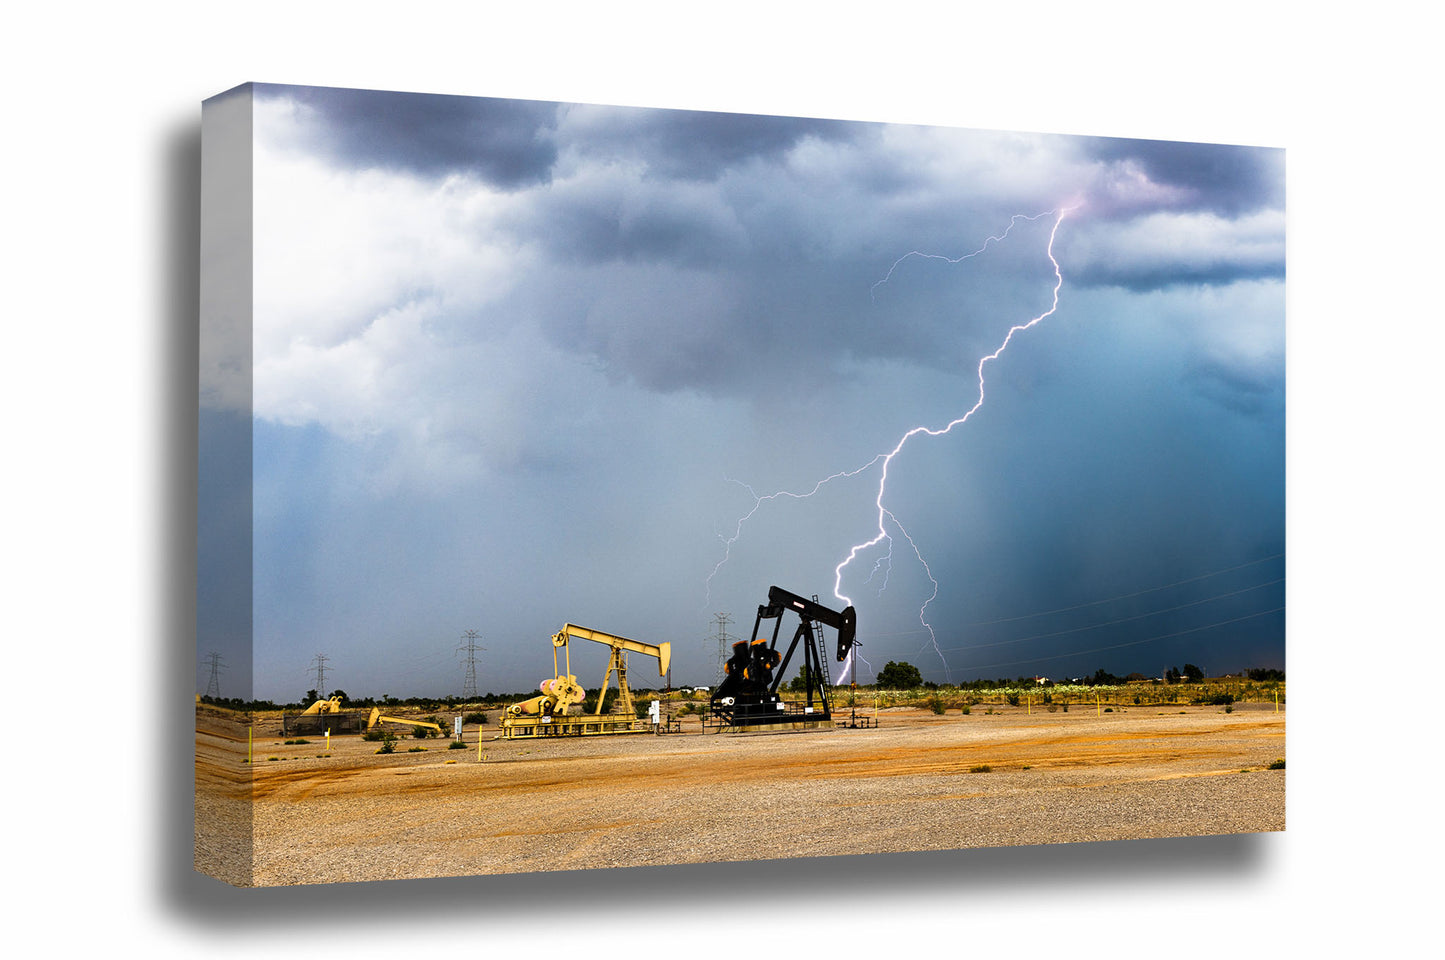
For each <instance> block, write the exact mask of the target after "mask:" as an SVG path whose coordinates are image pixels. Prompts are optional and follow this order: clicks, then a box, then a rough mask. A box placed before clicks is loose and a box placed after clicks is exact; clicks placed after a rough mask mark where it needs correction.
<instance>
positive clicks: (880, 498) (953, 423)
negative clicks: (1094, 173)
mask: <svg viewBox="0 0 1445 960" xmlns="http://www.w3.org/2000/svg"><path fill="white" fill-rule="evenodd" d="M1076 209H1078V205H1077V204H1075V205H1072V206H1067V207H1062V208H1059V209H1056V210H1051V211H1046V212H1044V213H1040V214H1035V215H1033V216H1026V215H1023V214H1016V215H1014V216H1013V217H1012V218H1011V219H1010V220H1009V225H1008V227H1007V228H1005V229H1004V231H1003V232H1002V233H1000V234H998V235H997V236H990V237H989V238H988V239H986V240H985V241H984V242H983V244H982V245H981V246H979V248H978V249H977V250H974V251H973V252H972V253H968V254H964V255H963V256H960V257H944V256H939V255H936V254H926V253H921V252H919V251H916V250H914V251H910V252H909V253H907V254H904V255H903V256H902V257H899V258H898V259H897V260H895V261H894V262H893V265H892V266H891V267H889V268H888V272H887V274H886V275H885V276H884V277H883V278H882V279H881V280H879V281H878V282H877V283H875V284H873V286H872V287H871V288H870V291H869V292H870V295H871V294H872V293H873V292H874V291H876V290H877V288H878V287H879V286H881V285H882V284H885V283H887V282H889V280H890V279H891V278H892V276H893V273H894V271H895V270H897V269H898V266H899V265H900V264H901V263H903V262H904V261H905V260H908V259H910V258H914V257H917V258H922V259H929V260H942V261H944V262H946V263H950V264H956V263H961V262H963V261H964V260H968V259H971V258H973V257H977V256H979V255H980V254H982V253H984V252H985V251H986V250H988V248H989V246H990V245H991V244H997V243H1001V242H1002V241H1003V240H1005V239H1006V238H1007V237H1008V235H1009V232H1010V231H1012V230H1013V228H1014V226H1015V225H1016V224H1018V222H1019V221H1020V220H1023V221H1029V222H1032V221H1036V220H1041V219H1043V218H1045V217H1050V216H1052V217H1054V218H1055V219H1054V224H1053V227H1052V229H1051V230H1050V231H1049V242H1048V247H1047V250H1046V253H1047V256H1048V258H1049V263H1050V264H1051V265H1052V267H1053V272H1054V287H1053V293H1052V300H1051V302H1050V304H1049V308H1048V309H1047V310H1045V311H1043V312H1042V313H1040V314H1038V315H1037V316H1035V317H1033V318H1032V319H1030V320H1028V321H1027V322H1024V323H1018V324H1014V325H1013V326H1012V327H1010V328H1009V331H1008V333H1007V334H1005V335H1004V338H1003V341H1002V342H1001V343H1000V344H999V346H998V348H997V349H995V350H994V351H993V352H992V353H990V354H988V355H986V356H984V357H982V358H980V359H979V361H978V367H977V371H976V372H977V376H978V399H977V400H976V401H975V402H974V404H973V406H971V407H969V409H968V410H967V411H965V412H964V413H963V414H962V415H961V416H959V417H957V418H955V419H953V420H950V421H949V422H948V423H946V424H944V425H943V426H941V427H928V426H917V427H913V428H912V429H910V430H909V431H907V432H906V433H904V434H903V436H902V437H900V438H899V440H898V442H897V443H896V444H894V446H893V448H892V449H891V450H889V451H888V452H886V453H880V454H878V455H877V456H875V457H873V459H871V460H869V461H868V462H867V463H865V464H863V465H862V466H860V467H857V468H855V469H852V470H843V471H839V472H837V473H834V474H832V475H830V476H827V477H824V478H823V479H822V480H819V481H818V482H817V483H815V484H814V485H813V487H812V489H811V490H808V491H807V492H806V493H795V492H792V491H787V490H780V491H778V492H776V493H771V494H766V495H764V496H759V495H758V494H757V493H756V492H755V491H754V490H753V488H752V487H750V486H748V485H747V484H745V483H742V482H741V481H732V482H734V483H738V484H739V485H741V486H742V487H743V488H744V489H745V490H747V491H748V493H749V494H750V495H751V496H752V497H753V506H752V509H751V510H749V511H748V512H747V513H746V514H745V515H743V516H742V517H740V518H739V519H738V522H737V524H736V526H735V527H734V530H733V533H732V535H731V536H728V537H724V536H723V535H721V534H719V535H718V538H719V539H720V540H722V541H723V544H724V551H723V558H722V559H721V560H719V561H718V563H717V565H716V566H715V567H714V568H713V571H712V573H711V574H709V575H708V578H707V582H708V596H709V599H711V584H712V579H713V577H714V576H716V575H717V573H718V571H719V570H721V569H722V567H723V565H724V564H726V563H727V561H728V557H729V556H730V554H731V551H732V546H733V544H734V543H736V542H737V540H738V539H739V538H740V537H741V536H742V529H743V525H744V524H745V523H746V522H747V521H748V520H749V519H751V518H752V517H753V516H754V515H755V514H756V513H757V512H758V510H759V509H761V507H762V505H763V504H764V503H765V502H768V501H772V500H778V499H784V498H787V499H795V500H802V499H806V498H808V497H811V496H813V495H814V494H816V493H817V492H818V491H819V490H821V489H822V488H823V486H824V485H825V484H828V483H830V482H832V481H834V480H840V479H847V478H851V477H855V476H858V475H859V474H862V473H864V472H866V471H868V470H870V469H872V468H873V467H874V466H875V465H878V464H880V463H881V464H882V468H881V471H880V476H879V480H878V494H877V496H876V497H875V498H874V505H875V506H876V507H877V508H878V532H877V533H876V534H875V535H874V536H873V537H872V538H870V539H868V540H865V541H863V542H861V543H857V544H854V545H853V547H852V548H850V549H849V551H848V555H847V556H846V557H844V558H843V560H842V561H841V562H839V563H838V565H837V566H836V567H835V568H834V570H833V574H834V579H833V596H835V597H836V598H837V599H838V600H840V601H841V602H842V603H843V604H844V605H845V606H852V605H853V600H852V599H851V598H850V597H849V596H848V595H847V594H845V593H843V572H844V570H846V569H847V568H848V566H849V565H850V564H851V563H852V562H853V561H854V560H855V559H857V558H858V556H859V555H860V554H862V553H865V552H867V551H868V550H871V549H872V548H874V547H876V546H878V545H879V544H881V543H883V542H884V541H885V540H886V541H888V548H887V553H886V554H885V555H884V556H883V557H881V558H879V559H878V560H877V561H875V563H874V565H873V570H872V572H871V573H870V574H869V575H868V580H867V581H865V582H871V581H872V579H873V577H874V576H876V575H877V574H878V572H879V570H880V569H882V570H884V571H885V576H884V584H883V586H882V587H880V588H879V592H880V593H881V592H882V591H883V590H884V589H886V587H887V573H888V572H891V570H892V561H893V536H892V535H890V534H889V532H888V530H889V526H890V525H891V526H892V527H893V529H895V530H896V531H897V534H898V535H900V536H902V537H903V539H904V540H905V541H907V543H908V545H909V547H911V548H912V550H913V555H914V556H915V557H917V558H918V562H919V564H920V565H921V566H922V567H923V571H924V574H925V575H926V576H927V577H928V581H929V583H930V584H931V585H932V591H931V592H930V594H929V596H928V598H927V599H926V600H924V601H923V604H922V606H920V607H919V610H918V619H919V621H920V622H921V623H922V624H923V626H924V628H925V629H926V630H927V631H928V638H929V639H928V642H927V643H926V644H925V645H924V647H923V648H921V649H922V650H926V649H928V647H930V646H931V647H932V649H933V652H934V653H935V654H937V656H938V658H939V660H940V661H941V662H942V663H943V668H944V674H945V677H946V678H949V679H951V677H949V669H948V661H947V659H946V658H945V657H944V655H943V651H942V650H941V649H940V648H939V646H938V638H937V636H936V635H935V633H934V630H933V626H932V625H931V624H930V623H929V622H928V617H927V612H928V606H929V604H931V603H932V602H933V601H934V600H935V599H937V597H938V591H939V584H938V581H937V580H936V579H935V578H934V576H933V571H932V569H931V568H930V567H929V565H928V561H927V560H926V559H925V558H924V556H923V552H922V551H921V550H920V549H919V547H918V544H917V543H916V542H915V541H914V539H913V537H912V536H910V535H909V533H908V531H907V530H906V529H905V528H904V526H903V524H902V523H901V522H899V520H898V518H897V517H896V516H895V515H894V514H893V512H892V511H891V510H889V509H888V507H887V506H886V505H885V503H884V500H885V498H886V496H887V492H888V473H889V468H890V467H891V466H892V464H893V460H894V458H895V457H897V456H898V454H899V453H901V452H902V451H903V448H904V446H905V445H907V443H908V441H909V440H911V439H913V438H914V437H916V436H919V435H920V434H924V435H927V436H930V437H940V436H944V435H945V434H948V433H949V432H951V431H952V430H953V428H954V427H958V426H961V425H962V424H964V423H967V422H968V420H969V418H970V417H972V416H973V415H974V413H976V412H977V411H978V410H979V408H980V407H982V406H983V403H984V398H985V397H984V368H985V366H986V365H987V364H989V363H990V362H992V361H994V360H997V359H998V358H999V357H1000V356H1001V355H1002V354H1003V352H1004V351H1005V350H1007V349H1008V346H1009V344H1010V343H1011V342H1012V341H1013V338H1014V336H1015V335H1016V334H1019V333H1022V332H1023V331H1025V330H1028V329H1030V328H1031V327H1034V326H1036V325H1038V324H1039V323H1042V322H1043V321H1044V320H1046V319H1048V318H1049V317H1050V316H1052V315H1053V314H1054V313H1055V312H1056V311H1057V310H1058V308H1059V291H1060V290H1061V289H1062V288H1063V283H1064V276H1063V270H1062V269H1061V267H1060V266H1059V261H1058V260H1057V259H1056V258H1055V257H1054V241H1055V239H1056V238H1057V236H1058V232H1059V226H1060V225H1061V224H1062V223H1063V222H1064V218H1065V217H1066V216H1068V215H1069V214H1070V213H1072V212H1073V211H1074V210H1076ZM920 652H921V651H920ZM855 659H857V660H862V661H863V663H864V664H865V665H868V667H869V669H870V670H871V669H872V665H871V664H868V661H866V660H863V658H862V656H861V655H858V654H856V646H855V648H854V651H850V653H849V656H848V658H847V660H846V661H845V663H844V665H843V669H842V671H841V672H840V676H839V679H838V682H839V683H843V682H846V680H847V678H848V676H849V675H850V673H851V672H852V671H853V669H854V660H855Z"/></svg>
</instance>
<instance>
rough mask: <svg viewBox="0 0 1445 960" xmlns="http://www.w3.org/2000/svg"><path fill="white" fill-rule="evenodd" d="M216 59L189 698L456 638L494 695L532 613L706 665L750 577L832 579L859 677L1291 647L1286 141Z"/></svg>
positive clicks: (342, 675)
mask: <svg viewBox="0 0 1445 960" xmlns="http://www.w3.org/2000/svg"><path fill="white" fill-rule="evenodd" d="M247 89H248V90H249V91H250V95H251V98H252V108H253V136H254V152H253V161H254V268H255V273H254V285H253V296H254V318H253V329H252V349H251V368H250V371H249V377H248V376H247V375H246V374H245V372H244V371H242V372H236V371H233V370H230V369H229V368H221V367H219V366H217V367H212V368H207V367H206V361H205V358H204V357H203V369H202V377H203V381H205V382H206V383H207V384H208V385H209V389H207V390H206V391H205V392H204V393H203V410H202V428H203V431H204V430H206V429H221V428H220V427H218V426H216V425H217V424H221V423H226V422H234V421H236V420H237V418H242V422H248V423H249V425H250V429H251V435H252V438H253V462H252V481H253V482H252V489H251V494H252V498H251V505H250V510H251V535H252V537H253V550H254V557H253V560H254V562H253V566H252V571H253V573H254V598H253V604H252V606H251V613H250V617H251V623H250V627H249V629H251V630H253V631H254V691H248V690H243V689H235V687H237V686H244V684H245V682H246V681H245V680H240V679H239V677H240V676H241V675H242V674H247V673H249V672H250V667H249V666H248V665H246V661H247V660H248V655H247V654H246V652H245V650H244V646H243V644H241V643H240V641H239V640H238V637H237V632H236V631H234V630H231V631H221V632H219V633H214V634H212V635H207V634H206V633H205V632H204V631H203V632H202V635H201V636H200V637H199V638H198V653H199V655H200V656H201V657H202V658H204V657H206V656H207V654H209V653H210V652H211V651H213V650H215V651H219V652H220V653H221V655H222V656H223V657H224V658H225V660H226V663H227V664H228V666H229V667H230V668H231V669H230V674H231V675H232V677H231V679H232V681H233V682H232V684H231V685H232V687H233V689H229V690H228V689H226V683H225V682H224V681H223V684H222V691H221V692H222V694H223V695H228V696H246V695H248V694H252V693H253V694H254V696H256V697H260V698H267V699H275V700H294V699H299V698H300V697H301V696H302V695H303V694H304V693H305V691H306V690H307V689H308V688H311V687H314V686H315V685H316V674H315V668H314V661H315V659H316V657H317V655H318V654H320V655H323V656H325V658H326V681H325V686H327V687H328V688H335V687H340V688H343V689H344V690H346V691H347V692H348V693H349V694H352V695H373V696H380V695H382V694H391V695H393V696H411V695H436V696H442V695H446V694H450V693H457V694H460V693H461V692H462V684H463V680H464V670H465V664H464V661H463V659H462V657H461V656H460V654H459V652H458V648H459V645H460V643H461V638H462V635H463V634H464V633H466V631H468V630H475V631H476V632H477V633H478V634H479V635H480V638H481V639H480V643H481V645H482V646H483V647H485V650H483V651H482V652H481V654H480V657H479V660H478V664H477V685H478V688H479V691H480V692H483V693H485V692H487V691H495V692H518V691H523V690H528V689H531V688H533V687H535V685H536V683H537V682H538V681H539V680H541V679H542V678H544V677H546V676H550V675H551V671H552V661H551V656H550V653H551V645H550V643H549V641H548V638H549V637H550V635H551V634H552V633H553V632H555V631H556V630H557V629H558V628H559V627H560V626H561V625H562V624H563V623H565V622H572V623H577V624H580V625H583V626H587V627H591V628H594V629H597V630H603V631H607V632H611V633H616V634H620V635H623V636H628V637H632V638H634V639H637V640H642V641H645V642H651V643H658V642H662V641H668V642H671V643H672V645H673V669H672V679H673V683H674V685H679V686H681V685H693V684H711V683H713V682H714V681H715V679H716V676H717V669H718V665H717V650H718V643H717V641H716V639H714V637H715V635H716V633H717V624H716V622H715V618H716V616H717V614H719V613H726V614H728V615H729V616H730V617H731V620H732V622H731V624H730V625H729V626H728V630H729V632H730V633H732V634H733V635H740V636H746V635H748V634H750V633H751V630H752V625H753V619H754V615H755V613H756V608H757V605H758V604H759V603H762V602H764V601H765V600H766V598H767V591H768V587H769V586H770V585H773V584H776V585H778V586H781V587H783V588H785V589H788V590H790V591H792V592H794V593H799V594H804V595H812V594H817V595H818V596H819V597H820V599H821V601H822V602H824V603H825V604H826V605H830V606H834V607H835V608H841V606H842V605H843V601H841V600H839V599H838V598H837V595H835V588H836V590H837V591H838V594H841V595H842V596H845V597H847V598H849V599H850V600H851V601H852V603H853V604H854V605H855V606H856V607H857V611H858V637H859V640H860V641H861V643H862V647H861V652H862V656H863V658H864V662H862V663H860V664H859V668H858V672H859V677H858V679H859V680H860V681H863V682H867V681H870V680H871V679H872V675H873V673H874V671H876V670H877V669H879V668H881V667H882V666H883V665H884V664H885V663H886V662H887V661H889V660H902V661H908V662H910V663H913V664H914V665H916V666H918V667H919V669H920V670H921V671H922V672H923V675H924V677H925V678H927V679H930V680H935V681H938V682H945V681H953V682H958V681H961V680H968V679H973V678H975V677H979V676H984V677H1003V676H1009V677H1014V676H1022V675H1028V676H1033V675H1044V676H1049V677H1055V678H1060V677H1069V676H1080V675H1085V674H1092V673H1093V672H1094V671H1095V670H1096V669H1100V668H1103V669H1105V670H1108V671H1110V672H1113V673H1118V674H1126V673H1130V672H1135V671H1137V672H1141V673H1144V674H1146V675H1151V676H1158V675H1159V674H1160V673H1162V672H1163V671H1164V670H1165V669H1166V668H1168V667H1170V666H1182V665H1183V664H1184V663H1186V662H1190V663H1194V664H1197V665H1199V666H1201V667H1203V668H1204V669H1205V670H1206V671H1207V672H1209V673H1211V674H1215V673H1222V672H1225V671H1237V670H1241V669H1244V668H1247V667H1280V668H1282V667H1284V645H1285V643H1284V640H1285V626H1284V624H1285V619H1284V612H1283V607H1284V595H1285V582H1284V576H1285V574H1284V569H1285V557H1284V549H1285V547H1284V544H1285V390H1284V387H1285V384H1284V371H1285V363H1284V347H1285V344H1284V340H1285V295H1284V290H1285V288H1284V283H1285V276H1284V272H1285V271H1284V264H1285V206H1284V202H1285V198H1284V180H1285V177H1284V153H1283V151H1282V150H1279V149H1274V148H1267V147H1239V146H1228V145H1213V144H1189V143H1166V142H1155V141H1142V140H1123V139H1107V138H1088V137H1078V136H1060V135H1046V134H1032V133H1013V132H987V131H973V130H952V129H942V128H927V127H918V126H902V125H886V124H873V123H854V122H844V121H834V120H812V119H795V118H783V117H766V116H742V115H731V114H716V113H696V112H686V111H669V110H649V109H640V108H618V107H604V106H591V105H579V104H555V103H542V102H526V101H512V100H489V99H476V98H465V97H441V96H430V95H416V94H402V93H383V92H363V91H348V90H334V89H320V88H308V87H288V86H268V85H257V86H253V87H250V88H247ZM239 96H241V97H244V96H246V92H245V91H242V92H241V94H239ZM1051 241H1052V243H1051ZM1056 265H1057V267H1056ZM1056 270H1057V272H1056ZM1056 290H1057V303H1056V306H1055V291H1056ZM1041 316H1042V318H1043V319H1041V320H1039V322H1038V323H1036V324H1034V325H1033V326H1030V327H1029V328H1028V329H1025V330H1021V331H1019V332H1017V333H1016V334H1015V335H1014V336H1013V337H1012V338H1011V339H1010V340H1009V343H1008V347H1007V349H1006V350H1005V351H1004V352H1003V353H1001V354H999V355H998V358H997V359H996V360H992V361H990V362H988V363H987V364H986V365H985V366H984V368H983V370H984V378H985V385H984V402H983V403H982V405H980V406H979V407H978V409H977V410H976V412H974V413H973V414H972V415H971V416H970V417H969V419H968V420H967V421H966V422H964V423H962V424H959V425H957V426H955V427H954V428H953V429H952V430H950V431H949V432H948V433H947V434H945V435H941V436H929V435H916V436H914V437H912V438H910V439H909V440H908V441H907V443H906V444H904V446H903V447H902V448H901V449H900V450H898V452H897V454H896V456H894V457H892V459H891V460H889V462H888V474H887V485H886V489H885V491H884V495H883V498H882V506H883V508H884V512H883V514H882V517H883V532H884V533H886V534H887V536H886V537H885V538H884V539H882V540H880V541H879V542H878V543H877V544H876V545H875V546H873V547H871V548H869V549H867V550H864V551H862V552H861V553H859V554H858V556H857V557H856V558H855V559H854V560H853V561H852V562H851V563H849V564H848V565H847V566H845V567H844V568H843V570H842V573H841V576H839V577H837V578H836V579H837V581H838V582H837V583H835V570H836V569H837V568H838V566H839V564H840V563H842V562H843V561H844V559H845V558H846V557H847V556H848V555H849V551H850V549H851V548H852V547H854V546H856V545H858V544H862V543H865V542H868V541H870V540H873V539H874V538H875V537H877V536H878V534H879V523H880V509H879V491H880V482H881V481H882V478H883V477H882V467H881V461H880V460H879V459H878V458H879V456H880V455H881V454H887V453H889V452H890V451H893V450H894V449H895V447H897V445H898V443H899V441H900V440H901V439H902V438H903V437H904V435H905V434H907V433H908V432H909V431H910V430H911V429H913V428H914V427H918V426H924V427H928V428H930V429H933V430H938V429H940V428H942V427H944V426H946V425H948V424H949V423H951V422H953V421H955V420H957V419H958V418H960V417H962V416H963V415H964V414H965V413H966V412H967V411H969V410H970V409H971V408H973V407H974V406H975V404H977V403H978V401H979V397H980V392H979V391H980V385H979V372H978V371H979V361H980V359H981V358H982V357H984V356H987V355H989V354H992V353H993V352H994V351H996V350H997V349H998V348H999V347H1000V345H1001V344H1002V343H1003V342H1004V338H1005V337H1006V336H1007V335H1008V334H1009V331H1010V329H1011V328H1012V327H1015V326H1018V325H1023V324H1028V323H1029V322H1030V321H1031V320H1033V319H1035V318H1038V317H1041ZM203 447H204V438H203ZM202 469H203V474H202V477H203V487H202V505H203V509H205V508H206V507H207V506H208V501H207V499H206V488H205V477H206V470H207V469H208V467H207V465H206V464H205V463H203V465H202ZM209 469H211V470H216V471H224V470H225V469H226V465H225V464H224V463H219V464H211V465H210V467H209ZM836 474H847V475H843V476H838V477H836V478H835V479H833V480H830V481H829V482H827V483H825V484H823V485H822V486H817V484H818V482H819V481H820V480H823V479H824V478H826V477H830V476H834V475H836ZM814 490H816V492H815V493H812V495H811V496H807V497H803V496H801V495H803V494H808V493H809V492H810V491H814ZM776 494H783V495H779V496H774V495H776ZM210 506H211V507H213V508H214V510H213V513H215V514H216V515H218V516H220V515H223V514H224V511H223V510H222V509H221V508H220V507H219V505H216V504H214V503H212V504H210ZM744 518H746V519H744ZM233 519H234V518H233ZM213 522H215V523H220V522H222V521H221V520H215V519H214V518H213ZM205 527H206V522H205V520H204V518H203V522H202V529H203V533H204V529H205ZM905 532H906V536H905ZM224 575H225V573H224V565H223V564H211V565H208V564H205V563H203V564H202V569H201V579H202V583H201V596H202V598H203V600H202V602H205V599H204V598H205V597H206V596H207V595H208V589H209V590H210V592H212V593H221V592H223V591H222V590H221V589H220V588H219V587H217V586H216V584H215V583H208V581H211V580H216V581H219V580H220V579H221V578H223V577H224ZM792 628H793V623H792V622H791V621H790V622H788V623H787V624H786V625H785V627H784V629H785V631H786V632H789V633H790V632H791V630H792ZM222 634H224V635H222ZM574 646H577V647H580V645H574ZM605 666H606V651H605V649H603V648H602V647H600V646H598V647H597V648H596V649H595V650H584V649H580V648H579V649H574V651H573V672H574V673H576V674H577V675H578V677H579V679H580V680H581V681H582V682H583V683H584V684H585V685H587V686H595V685H597V683H598V682H599V681H600V680H601V679H602V675H603V671H604V668H605ZM632 677H633V685H634V686H647V685H650V684H652V683H653V682H654V681H655V680H656V677H655V671H652V670H651V665H650V664H649V663H648V662H646V661H645V660H642V659H638V660H635V661H634V663H633V666H632ZM208 679H209V674H207V673H205V672H204V667H203V675H201V676H199V677H198V684H199V686H198V689H199V690H202V691H203V690H204V689H205V687H206V685H207V682H208Z"/></svg>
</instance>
